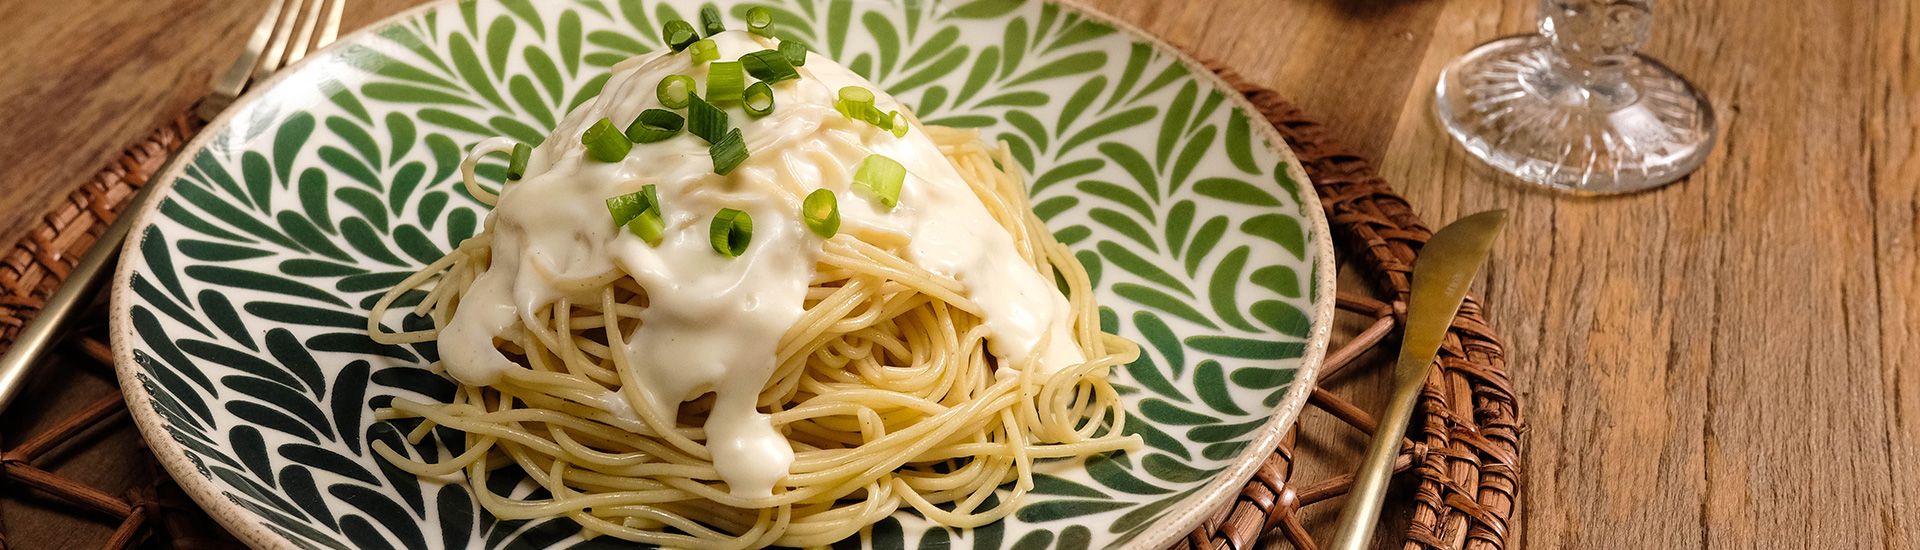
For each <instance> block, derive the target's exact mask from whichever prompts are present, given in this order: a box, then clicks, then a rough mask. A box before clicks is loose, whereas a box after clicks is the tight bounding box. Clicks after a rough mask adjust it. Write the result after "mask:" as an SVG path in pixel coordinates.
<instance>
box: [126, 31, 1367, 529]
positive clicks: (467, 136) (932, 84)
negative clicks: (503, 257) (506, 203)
mask: <svg viewBox="0 0 1920 550" xmlns="http://www.w3.org/2000/svg"><path fill="white" fill-rule="evenodd" d="M700 5H701V4H699V3H697V2H695V1H686V0H604V1H602V0H518V1H482V2H478V3H475V2H464V3H458V4H454V3H445V4H437V5H431V6H426V7H423V8H420V9H416V10H414V11H410V12H407V13H404V14H401V15H399V16H396V17H394V18H392V19H389V20H387V21H385V22H382V23H379V24H376V25H374V26H372V27H370V28H369V30H367V31H363V32H361V33H358V34H355V35H353V36H350V37H347V38H345V39H343V40H341V41H340V43H339V44H338V45H336V46H335V47H333V48H331V49H328V50H326V51H324V52H321V53H319V54H316V55H314V56H312V57H310V58H309V59H308V60H306V61H304V62H302V63H301V64H300V65H298V66H296V67H293V68H291V69H288V70H287V71H285V72H283V73H282V74H280V75H278V76H276V78H274V79H273V81H272V82H270V83H268V84H267V85H264V86H262V87H261V88H260V89H259V91H256V92H254V93H252V94H250V95H249V96H248V97H246V98H243V99H242V100H241V101H240V102H238V103H237V104H236V105H235V107H234V108H233V109H232V110H230V111H229V112H228V113H226V114H225V115H223V116H222V117H220V119H219V120H216V121H214V122H213V124H212V125H211V126H209V127H208V129H207V130H206V131H205V132H204V133H202V134H201V135H200V136H199V137H198V138H197V139H195V140H194V141H193V143H191V144H189V145H188V146H187V148H186V149H184V150H183V151H182V152H181V155H182V157H181V158H182V161H181V162H178V163H176V164H175V165H174V166H173V168H171V169H170V170H169V171H167V172H166V173H165V174H163V175H162V176H161V177H160V178H159V179H158V180H156V182H157V184H158V185H162V186H166V187H165V189H164V192H163V197H164V198H163V200H161V201H159V202H157V203H156V205H155V206H154V207H151V208H148V209H145V210H144V211H142V212H139V213H136V214H135V215H137V216H138V217H139V218H138V220H139V223H138V225H137V226H136V228H135V232H134V235H136V238H135V239H132V240H131V241H130V242H129V243H128V244H127V248H126V250H125V254H124V256H123V257H124V258H125V260H124V261H123V262H122V264H121V267H120V271H119V273H118V275H117V277H116V282H115V288H114V295H113V312H112V315H113V327H112V328H113V335H114V338H113V341H114V353H115V355H116V358H117V359H118V361H117V362H118V364H119V376H120V379H121V383H122V386H123V387H124V388H125V391H126V394H127V399H128V401H129V403H131V404H132V410H133V411H134V418H135V420H136V421H137V423H138V424H139V426H140V429H141V431H142V433H143V434H144V435H145V436H146V439H147V440H148V441H149V442H150V443H151V444H152V447H153V451H154V452H155V453H156V454H157V455H158V456H159V458H160V461H161V463H162V464H164V465H165V466H166V468H167V470H168V471H169V472H170V473H171V474H172V475H173V476H174V478H176V479H177V480H179V482H180V483H181V485H182V486H183V487H185V488H186V491H187V492H188V493H189V494H191V495H192V496H193V498H194V499H195V500H196V501H197V502H199V504H200V505H201V506H203V507H205V508H206V509H207V511H208V512H209V513H210V514H212V515H213V516H214V517H215V518H216V519H218V520H219V521H220V522H221V523H222V524H223V525H225V526H226V527H227V528H228V529H229V530H231V531H232V532H233V533H234V534H236V535H237V536H239V537H240V538H241V539H243V540H244V541H246V542H247V543H249V544H251V545H254V546H256V547H274V548H382V547H393V548H431V547H446V548H466V547H475V548H477V547H488V548H495V547H509V548H545V547H566V546H571V545H574V544H576V543H578V542H580V538H579V537H578V536H577V534H576V532H577V528H576V526H574V525H573V524H572V523H571V522H570V521H568V520H564V519H562V520H547V521H533V522H526V521H495V520H493V519H492V518H491V517H490V516H489V515H487V514H486V513H485V512H484V511H483V510H480V509H479V508H477V507H476V506H475V503H474V499H473V497H472V493H471V491H472V490H473V489H472V488H470V487H467V486H465V485H461V484H442V483H437V482H428V481H422V480H419V479H417V478H415V477H414V476H412V475H409V474H406V473H404V472H401V471H400V470H397V469H394V468H392V467H390V466H388V465H386V464H384V463H383V461H381V460H380V459H378V458H377V457H376V456H375V455H374V454H373V453H372V452H371V450H370V443H371V442H373V441H378V440H384V441H387V442H389V444H390V445H393V446H394V447H396V448H399V447H403V446H407V445H405V443H403V442H402V441H401V435H400V434H399V433H398V431H397V430H396V429H395V428H394V427H392V426H390V425H387V424H385V423H383V422H376V421H374V420H373V410H374V409H375V408H377V407H381V406H384V405H385V404H386V403H387V402H389V401H391V400H392V399H393V398H395V397H396V396H404V397H410V398H413V399H416V400H423V399H445V398H446V396H448V395H450V392H451V388H452V385H451V382H449V381H448V380H446V379H443V378H442V377H440V376H438V375H435V374H432V373H431V372H429V371H427V370H424V369H423V368H422V365H423V364H425V363H426V362H428V361H430V360H431V358H433V357H435V356H436V353H435V350H434V349H433V348H432V345H431V344H423V345H414V346H390V345H380V344H376V343H374V342H373V341H372V340H370V339H369V338H367V336H366V335H365V333H364V331H365V329H366V322H365V318H366V313H367V310H368V308H369V306H371V305H372V304H373V301H374V300H375V299H376V298H377V297H378V296H379V295H380V293H382V292H383V291H385V290H386V289H387V288H388V287H390V286H392V285H393V284H394V283H396V282H398V281H399V280H400V279H401V278H403V277H405V276H406V275H407V274H409V273H412V272H414V271H415V270H416V269H417V268H419V267H420V266H422V265H424V264H426V263H427V262H430V261H433V260H434V259H437V258H439V257H440V256H441V255H442V254H443V253H445V252H446V251H447V250H450V249H451V247H452V246H453V245H454V244H455V243H458V242H459V241H461V240H462V239H464V238H466V237H468V236H470V235H473V234H474V233H475V232H476V231H478V230H479V229H480V227H481V226H482V224H483V221H484V217H485V216H486V210H485V209H484V208H483V207H482V205H480V204H479V203H478V202H476V201H474V200H473V199H471V198H470V197H468V196H467V195H465V194H464V192H463V191H461V190H459V189H458V187H459V185H458V182H457V179H458V177H457V165H458V163H459V161H460V160H461V158H462V157H463V156H464V152H465V151H466V150H467V148H469V147H470V146H472V145H473V144H474V143H476V142H478V141H479V140H481V139H483V138H487V137H492V136H499V135H504V136H510V137H513V138H515V139H518V140H521V141H526V142H539V141H542V140H543V138H544V137H545V136H546V133H547V129H548V128H550V127H552V126H553V124H554V123H555V121H556V120H557V119H559V118H560V117H561V116H562V115H563V114H564V113H565V112H566V111H567V110H568V109H569V108H570V107H571V106H573V105H577V104H579V103H580V102H582V101H583V100H585V99H586V98H589V97H592V96H593V95H594V94H595V93H596V92H597V90H598V89H599V87H600V86H601V85H602V84H603V83H604V82H605V81H606V78H607V76H606V75H607V73H608V71H607V68H608V67H609V66H611V65H612V64H614V63H616V62H618V61H620V60H622V59H625V58H627V57H630V56H633V55H636V54H639V53H642V52H646V51H649V50H652V49H654V48H656V47H658V46H659V44H658V40H659V38H658V36H659V28H660V25H661V23H662V22H663V21H665V20H670V19H686V18H688V17H690V16H691V15H692V14H694V13H695V12H696V11H697V10H698V9H699V7H700ZM751 5H765V6H766V7H768V8H770V9H772V10H773V12H774V13H775V14H776V21H777V22H778V24H779V25H780V29H781V32H782V33H783V34H786V35H789V36H790V37H792V38H797V39H799V40H801V41H803V42H805V43H807V44H809V45H811V46H812V48H813V50H814V51H815V52H816V55H826V56H829V57H831V58H833V59H835V60H838V61H840V62H841V63H844V64H846V65H847V66H849V67H851V68H853V69H854V70H855V71H856V72H859V73H861V74H863V75H865V76H867V77H868V78H870V79H872V80H873V81H875V82H876V83H878V84H879V85H880V86H881V87H882V88H885V89H886V90H888V91H890V92H892V93H893V94H894V95H896V96H898V97H899V98H900V99H902V100H903V101H905V102H906V103H907V104H909V105H912V106H914V110H915V111H916V112H917V113H918V115H919V116H920V117H921V119H923V120H924V121H926V122H929V123H934V124H944V125H950V126H964V127H978V128H981V129H983V135H984V136H986V137H988V138H991V139H996V140H1004V141H1006V142H1007V143H1008V144H1009V145H1010V147H1011V149H1012V151H1013V153H1014V157H1015V158H1016V159H1017V161H1018V163H1019V164H1021V165H1022V166H1021V167H1022V168H1023V169H1024V170H1025V171H1026V172H1027V173H1028V174H1030V175H1031V181H1032V184H1031V192H1032V194H1033V195H1034V199H1035V200H1034V202H1035V205H1036V206H1035V208H1036V210H1038V212H1039V213H1040V215H1041V216H1042V217H1043V218H1045V219H1046V221H1047V226H1048V227H1049V228H1051V229H1052V230H1053V231H1054V232H1055V234H1056V236H1057V237H1058V238H1059V239H1060V240H1061V241H1063V242H1065V243H1067V244H1069V245H1070V246H1071V247H1072V248H1073V249H1074V250H1075V251H1076V253H1077V255H1078V257H1079V258H1080V260H1081V262H1082V263H1084V264H1086V266H1087V268H1088V271H1089V272H1090V273H1091V275H1092V277H1093V280H1094V281H1095V286H1096V287H1097V289H1098V292H1099V301H1100V303H1101V304H1102V305H1103V306H1104V307H1103V308H1102V310H1101V320H1102V324H1104V325H1105V326H1106V329H1107V330H1109V331H1113V332H1117V333H1119V334H1121V335H1123V336H1126V337H1128V338H1131V339H1133V340H1135V341H1137V342H1140V343H1141V344H1142V345H1143V347H1144V352H1143V355H1142V357H1141V359H1140V360H1139V361H1137V362H1135V363H1133V364H1131V365H1128V366H1126V367H1124V368H1121V369H1118V370H1117V371H1116V373H1117V376H1116V386H1118V387H1120V388H1121V389H1122V391H1124V392H1125V397H1124V398H1125V401H1126V403H1127V407H1128V408H1129V409H1130V412H1131V413H1132V415H1133V416H1132V419H1131V420H1132V421H1130V422H1128V426H1129V427H1130V428H1131V429H1130V431H1133V432H1136V433H1138V434H1140V436H1141V437H1142V438H1144V439H1145V441H1146V443H1147V445H1146V447H1145V448H1143V449H1142V450H1140V451H1136V452H1130V453H1124V454H1118V455H1112V456H1105V457H1098V458H1094V459H1090V460H1088V461H1085V462H1084V463H1080V462H1061V463H1055V464H1051V465H1049V468H1047V470H1046V474H1047V475H1043V476H1041V477H1039V478H1038V481H1039V483H1038V487H1037V488H1036V490H1035V492H1034V494H1032V495H1031V496H1030V497H1029V498H1028V499H1027V500H1026V501H1024V503H1023V504H1022V506H1021V508H1019V510H1018V511H1017V512H1016V513H1015V514H1014V515H1013V517H1011V518H1009V519H1008V520H1006V521H1003V522H1000V523H996V524H993V525H990V526H987V527H982V528H979V529H974V530H950V529H945V528H940V527H933V526H930V525H929V524H928V523H927V522H925V521H924V520H922V519H920V518H918V517H917V516H914V515H913V514H911V513H907V512H902V513H898V514H895V515H894V517H892V518H889V519H888V520H886V521H884V522H882V523H881V524H879V525H876V526H874V527H873V528H872V529H870V530H869V531H870V532H868V533H866V534H864V535H863V538H864V539H865V540H864V541H863V542H865V543H867V544H870V545H871V546H873V547H880V548H902V547H918V548H930V547H931V548H941V547H950V546H958V547H968V548H982V549H987V548H1003V547H1017V548H1109V547H1141V548H1145V547H1161V546H1164V545H1166V544H1167V543H1169V542H1171V541H1173V540H1176V539H1177V538H1178V537H1180V536H1183V535H1184V534H1185V533H1187V532H1189V531H1191V530H1192V529H1193V527H1194V526H1195V525H1196V524H1197V523H1198V522H1199V521H1200V520H1201V519H1202V517H1203V516H1204V515H1205V514H1206V513H1208V512H1210V511H1212V510H1215V509H1217V508H1218V507H1219V505H1221V504H1222V503H1225V502H1229V501H1231V500H1232V498H1233V496H1234V495H1236V494H1237V493H1238V491H1239V488H1240V487H1241V486H1242V485H1243V484H1244V483H1245V482H1246V480H1247V479H1248V477H1249V476H1251V475H1252V472H1253V469H1254V467H1255V466H1257V465H1258V463H1259V462H1260V461H1261V460H1262V459H1263V458H1264V457H1265V455H1266V454H1267V453H1268V452H1269V451H1270V449H1272V447H1273V445H1274V444H1275V442H1276V441H1277V440H1278V438H1279V436H1280V434H1281V433H1282V432H1283V431H1284V429H1285V428H1286V427H1287V426H1288V425H1289V424H1290V423H1291V422H1292V421H1293V419H1294V417H1295V416H1296V414H1297V413H1298V411H1299V409H1300V406H1301V404H1302V402H1303V401H1304V400H1305V398H1306V394H1307V390H1308V388H1309V387H1310V386H1311V380H1312V379H1313V373H1314V372H1315V370H1316V367H1317V365H1318V363H1319V360H1320V358H1321V356H1322V355H1323V353H1324V351H1325V347H1326V343H1327V337H1328V329H1329V326H1330V324H1331V320H1332V311H1333V309H1332V305H1333V299H1332V292H1333V286H1334V285H1333V279H1332V276H1333V259H1332V253H1331V251H1330V246H1331V245H1330V241H1329V239H1328V236H1327V235H1328V233H1327V226H1326V222H1325V220H1324V219H1323V218H1322V216H1321V212H1320V208H1319V204H1318V200H1317V199H1316V197H1315V196H1314V195H1313V190H1312V188H1311V186H1309V185H1308V184H1307V179H1306V175H1305V173H1304V172H1303V171H1302V170H1301V168H1300V166H1299V164H1298V162H1297V161H1296V160H1295V159H1294V158H1293V156H1292V155H1291V153H1290V152H1289V151H1288V150H1287V149H1286V147H1285V145H1284V142H1283V141H1282V140H1281V139H1280V137H1279V136H1278V135H1277V134H1276V133H1275V132H1274V131H1273V129H1272V128H1271V127H1270V126H1268V125H1267V124H1265V123H1264V122H1263V119H1262V118H1260V117H1259V116H1258V115H1257V114H1256V113H1255V112H1254V111H1253V109H1252V107H1251V106H1250V105H1248V104H1247V103H1246V102H1245V101H1244V100H1243V99H1242V98H1241V97H1240V96H1239V95H1237V94H1235V93H1234V92H1233V91H1232V90H1231V89H1230V88H1227V87H1226V86H1225V84H1224V83H1222V82H1221V81H1220V80H1219V79H1217V78H1216V77H1214V76H1213V75H1212V73H1210V72H1208V71H1206V70H1205V69H1203V68H1201V67H1200V66H1199V65H1197V64H1195V63H1194V62H1193V61H1192V60H1191V59H1188V58H1187V57H1185V56H1183V55H1181V54H1180V53H1179V52H1177V51H1175V50H1173V49H1172V48H1170V47H1168V46H1166V45H1165V44H1162V43H1160V42H1158V41H1156V40H1154V39H1153V38H1151V37H1148V36H1146V35H1144V34H1141V33H1139V32H1137V31H1135V30H1132V29H1130V28H1128V27H1126V26H1125V25H1123V24H1120V23H1117V22H1114V21H1112V20H1110V19H1109V18H1107V17H1105V16H1102V15H1098V14H1094V13H1091V12H1088V11H1085V10H1082V9H1078V8H1073V7H1067V6H1062V5H1059V4H1054V3H1050V2H1043V1H1040V0H971V1H957V2H920V1H913V0H906V1H901V2H880V1H869V0H779V1H775V2H771V3H767V2H753V3H747V2H732V1H729V2H724V3H722V4H721V6H720V7H721V8H722V11H723V12H725V13H727V14H729V16H730V17H731V18H732V20H734V21H736V22H737V21H739V20H740V18H741V16H742V14H743V13H744V12H745V10H746V9H747V8H748V7H749V6H751ZM494 174H495V175H496V177H497V174H498V172H494ZM426 441H427V443H426V444H424V445H421V446H414V447H413V449H414V452H417V453H425V454H429V455H431V454H434V453H439V454H440V456H445V454H444V453H445V450H444V449H440V448H437V444H436V441H437V440H436V439H435V438H432V437H429V438H428V439H427V440H426ZM506 481H507V482H510V481H511V479H507V480H506ZM503 483H504V482H503ZM495 489H496V490H499V491H509V490H514V487H511V486H504V485H503V486H501V487H496V488H495ZM522 490H524V489H522ZM606 542H609V541H608V540H606V539H601V540H597V541H589V542H588V544H590V545H598V544H604V543H606Z"/></svg>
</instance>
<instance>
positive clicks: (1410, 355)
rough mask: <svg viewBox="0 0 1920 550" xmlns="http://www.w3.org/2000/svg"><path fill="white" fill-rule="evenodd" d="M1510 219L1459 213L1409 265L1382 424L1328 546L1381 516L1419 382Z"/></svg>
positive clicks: (1353, 546) (1337, 548) (1353, 545)
mask: <svg viewBox="0 0 1920 550" xmlns="http://www.w3.org/2000/svg"><path fill="white" fill-rule="evenodd" d="M1506 223H1507V212H1506V211H1505V210H1492V211H1487V212H1481V213H1479V214H1474V215H1471V216H1467V217H1465V218H1460V219H1459V220H1456V221H1454V222H1453V223H1451V224H1448V225H1447V226H1446V227H1443V228H1441V229H1440V231H1439V232H1437V233H1434V234H1433V238H1430V239H1427V244H1426V246H1425V247H1423V248H1421V249H1420V254H1419V256H1418V257H1417V258H1416V259H1415V260H1414V264H1413V290H1412V293H1411V296H1410V297H1409V298H1408V299H1407V321H1406V325H1405V327H1404V329H1403V330H1402V331H1401V337H1400V356H1399V359H1397V360H1396V361H1395V362H1394V367H1393V378H1394V381H1393V395H1392V397H1391V398H1390V401H1388V402H1387V409H1386V411H1384V412H1382V413H1381V417H1380V424H1379V427H1378V428H1377V429H1375V430H1374V432H1373V440H1372V441H1370V442H1369V443H1368V445H1367V454H1366V455H1365V459H1364V461H1363V462H1361V464H1360V470H1359V472H1357V473H1356V474H1354V478H1353V489H1352V490H1350V491H1349V492H1348V493H1347V504H1346V507H1345V508H1343V509H1341V511H1340V520H1339V522H1338V523H1337V525H1338V526H1339V531H1338V532H1337V535H1335V537H1334V539H1333V545H1332V546H1329V548H1331V549H1333V550H1363V549H1364V548H1366V546H1367V542H1368V541H1369V539H1371V538H1372V536H1373V531H1374V525H1375V524H1376V523H1379V520H1380V505H1381V502H1382V501H1384V500H1385V499H1386V496H1387V482H1388V481H1389V480H1390V479H1391V478H1392V476H1393V460H1394V458H1395V457H1396V456H1398V455H1399V454H1400V440H1401V438H1402V437H1403V436H1405V435H1406V432H1407V423H1408V422H1409V421H1410V420H1411V418H1412V417H1413V407H1414V404H1415V403H1416V402H1418V401H1419V397H1420V387H1421V386H1422V385H1423V384H1424V383H1425V382H1426V379H1427V374H1428V371H1429V366H1430V365H1432V363H1433V360H1434V358H1435V357H1436V356H1438V355H1439V353H1440V344H1441V342H1442V341H1444V340H1445V339H1446V337H1447V328H1448V327H1451V326H1453V318H1454V315H1455V314H1458V313H1459V312H1460V304H1461V303H1462V302H1464V301H1465V300H1466V297H1467V287H1468V286H1470V285H1471V284H1472V283H1473V278H1474V276H1475V275H1476V274H1478V273H1479V272H1480V265H1481V264H1483V263H1485V262H1486V259H1487V254H1488V252H1490V251H1491V250H1492V249H1493V241H1494V238H1495V237H1498V236H1499V235H1500V229H1501V228H1502V227H1504V226H1505V225H1506Z"/></svg>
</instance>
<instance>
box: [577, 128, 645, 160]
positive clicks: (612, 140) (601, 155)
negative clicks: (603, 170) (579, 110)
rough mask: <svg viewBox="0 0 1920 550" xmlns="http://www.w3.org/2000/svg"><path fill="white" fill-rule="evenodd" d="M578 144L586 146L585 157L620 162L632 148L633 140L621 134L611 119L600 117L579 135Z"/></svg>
mask: <svg viewBox="0 0 1920 550" xmlns="http://www.w3.org/2000/svg"><path fill="white" fill-rule="evenodd" d="M580 144H581V145H585V146H587V157H588V158H592V159H593V160H597V161H600V162H620V159H624V158H627V153H628V152H629V151H632V150H633V142H631V141H627V136H625V135H621V133H620V129H619V128H615V127H614V126H613V121H611V120H607V119H604V118H603V119H600V122H595V123H593V126H592V127H589V128H587V132H586V133H584V134H581V135H580Z"/></svg>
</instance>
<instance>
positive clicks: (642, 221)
mask: <svg viewBox="0 0 1920 550" xmlns="http://www.w3.org/2000/svg"><path fill="white" fill-rule="evenodd" d="M666 230H667V223H666V220H663V219H660V211H659V210H655V209H652V208H648V209H646V210H643V211H641V212H640V214H639V215H636V216H634V217H633V220H631V221H628V222H627V232H628V233H632V234H633V236H635V237H639V238H640V240H642V241H646V242H647V245H648V246H660V241H661V238H662V237H664V236H665V233H666Z"/></svg>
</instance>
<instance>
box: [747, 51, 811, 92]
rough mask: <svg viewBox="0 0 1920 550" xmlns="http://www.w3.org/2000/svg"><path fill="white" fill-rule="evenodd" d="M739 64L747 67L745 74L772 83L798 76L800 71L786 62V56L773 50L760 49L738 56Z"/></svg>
mask: <svg viewBox="0 0 1920 550" xmlns="http://www.w3.org/2000/svg"><path fill="white" fill-rule="evenodd" d="M740 65H741V66H743V67H746V68H747V74H750V75H753V77H754V78H758V79H760V81H761V82H766V83H768V84H772V83H775V82H779V81H782V80H792V79H795V78H800V71H796V70H794V68H793V64H792V63H788V62H787V56H785V55H781V54H780V52H777V51H774V50H760V51H757V52H753V53H750V54H747V55H743V56H740Z"/></svg>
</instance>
